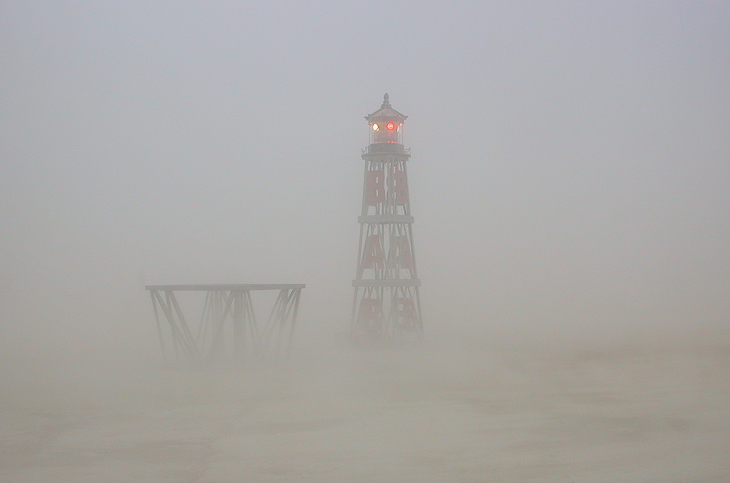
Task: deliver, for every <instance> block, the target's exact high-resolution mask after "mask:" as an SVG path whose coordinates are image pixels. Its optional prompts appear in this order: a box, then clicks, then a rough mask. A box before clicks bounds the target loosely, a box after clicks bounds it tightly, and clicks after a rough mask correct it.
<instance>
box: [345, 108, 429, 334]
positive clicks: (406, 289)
mask: <svg viewBox="0 0 730 483" xmlns="http://www.w3.org/2000/svg"><path fill="white" fill-rule="evenodd" d="M407 117H408V116H405V115H403V114H401V113H399V112H398V111H396V110H395V109H393V108H392V107H391V105H390V101H389V98H388V94H385V96H384V98H383V104H382V106H381V107H380V109H378V110H377V111H375V112H374V113H372V114H370V115H368V116H365V119H366V120H367V122H368V125H369V132H370V143H369V145H368V147H367V148H365V149H364V150H363V153H362V159H363V161H364V162H365V166H364V175H363V196H362V211H361V214H360V217H359V218H358V221H359V223H360V243H359V249H358V263H357V271H356V275H355V279H354V280H353V282H352V285H353V287H354V289H355V294H354V299H353V306H352V331H353V333H355V334H356V335H357V336H359V337H367V338H373V339H385V340H403V339H404V338H406V337H408V338H413V337H415V338H417V339H420V338H421V337H422V335H423V322H422V319H421V301H420V297H419V287H420V285H421V281H420V279H419V278H418V272H417V270H416V253H415V250H414V246H413V215H411V204H410V194H409V190H408V170H407V164H408V160H409V159H410V157H411V155H410V149H405V148H404V146H403V142H402V141H403V123H404V122H405V120H406V119H407Z"/></svg>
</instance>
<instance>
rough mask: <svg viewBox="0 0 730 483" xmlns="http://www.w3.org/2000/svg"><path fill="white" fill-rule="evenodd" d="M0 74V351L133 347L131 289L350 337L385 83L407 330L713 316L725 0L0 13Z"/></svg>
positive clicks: (549, 327) (706, 320)
mask: <svg viewBox="0 0 730 483" xmlns="http://www.w3.org/2000/svg"><path fill="white" fill-rule="evenodd" d="M0 87H1V89H0V102H1V104H0V123H1V124H0V129H1V133H2V134H0V269H1V270H2V272H1V273H0V304H1V305H0V317H1V319H0V324H2V329H1V331H2V332H4V333H5V336H4V337H3V340H4V346H8V345H15V346H16V347H24V346H27V347H30V344H33V345H34V346H35V345H42V344H41V343H40V342H38V341H40V340H43V341H45V342H44V343H48V344H56V343H58V340H60V339H58V336H60V335H63V334H65V335H68V336H69V337H70V339H71V340H73V341H78V340H83V341H86V342H88V341H93V340H97V339H99V340H104V341H105V342H110V343H112V344H113V343H114V340H117V339H116V337H118V336H119V334H122V336H121V339H119V340H122V339H124V338H127V339H135V340H136V339H138V338H139V339H144V338H145V337H146V336H149V338H150V339H152V338H154V337H155V334H154V332H153V330H152V325H151V324H152V322H151V321H152V309H151V304H150V303H149V300H148V299H147V298H146V297H147V294H146V293H145V292H144V291H143V290H142V287H143V285H144V284H145V283H190V282H200V283H213V282H228V283H231V282H238V283H264V282H272V283H306V284H307V288H306V289H305V291H304V292H303V299H302V303H303V306H302V312H301V316H300V322H301V323H302V326H303V327H307V328H308V329H309V330H318V331H335V330H339V329H342V328H345V327H346V326H347V324H348V323H349V311H350V303H351V297H352V288H351V281H352V278H353V277H354V275H355V265H356V254H357V243H358V234H359V228H358V224H357V215H358V213H359V209H360V202H361V190H362V163H363V162H362V161H361V159H360V153H361V149H362V148H363V147H364V146H365V145H366V143H367V139H368V134H367V124H366V122H365V120H364V119H363V116H365V115H366V114H369V113H370V112H373V111H375V110H376V109H378V108H379V107H380V104H381V102H382V96H383V93H385V92H388V93H389V94H390V100H391V103H392V105H393V107H394V108H395V109H397V110H399V111H400V112H402V113H404V114H406V115H408V116H409V118H408V120H407V121H406V124H405V144H406V146H407V147H411V148H412V161H411V163H410V167H409V176H410V180H409V181H410V186H411V189H410V191H411V200H412V210H413V214H414V216H415V220H416V223H415V225H414V237H415V246H416V256H417V261H418V268H419V275H420V278H421V279H422V282H423V286H422V296H423V299H424V303H423V310H424V323H425V327H426V330H427V331H428V330H429V328H437V327H440V328H447V327H455V328H459V327H482V328H483V330H484V331H485V332H486V333H488V334H489V333H494V334H502V333H506V332H509V331H510V330H512V329H513V328H516V329H517V330H516V331H515V332H514V333H518V332H521V333H537V334H549V333H550V332H552V331H556V332H561V333H570V332H576V333H593V332H594V331H595V333H599V332H601V331H609V332H610V331H616V330H619V331H620V330H623V329H628V328H630V327H651V328H652V329H651V330H653V331H657V333H661V332H663V331H669V332H671V331H676V330H679V329H680V328H683V327H684V328H691V329H692V330H693V331H694V330H695V328H697V329H705V328H712V327H728V326H730V135H729V134H730V3H728V2H722V1H718V2H697V1H691V2H689V1H688V2H670V1H661V2H634V1H631V2H628V1H626V2H616V1H610V2H608V1H607V2H511V1H510V2H401V1H388V2H384V1H379V0H376V1H368V2H233V1H231V2H188V1H169V2H137V1H128V2H99V1H95V2H74V1H63V2H33V1H22V2H8V1H2V2H0ZM725 333H726V334H727V332H725Z"/></svg>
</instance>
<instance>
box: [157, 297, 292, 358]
mask: <svg viewBox="0 0 730 483" xmlns="http://www.w3.org/2000/svg"><path fill="white" fill-rule="evenodd" d="M304 287H305V285H303V284H301V285H293V284H285V285H243V284H218V285H147V286H146V287H145V289H147V290H148V291H149V292H150V297H151V299H152V307H153V309H154V312H155V322H156V324H157V333H158V336H159V339H160V346H161V347H162V353H163V357H164V358H165V361H167V360H168V350H169V349H168V345H169V342H168V343H166V340H170V341H171V345H172V349H173V353H174V357H175V360H176V361H177V362H193V361H219V360H230V359H234V360H243V359H246V358H272V357H278V356H279V355H281V353H282V351H284V350H285V351H286V353H287V354H288V353H289V351H290V349H291V345H292V342H293V338H294V328H295V325H296V319H297V312H298V311H299V299H300V296H301V291H302V289H303V288H304ZM276 290H278V292H279V293H278V295H277V296H276V298H275V300H274V302H273V307H272V308H271V310H270V311H269V316H268V318H267V319H266V321H265V322H263V323H261V322H260V321H259V320H258V319H257V317H256V312H255V311H254V304H253V298H252V296H251V293H252V292H258V291H276ZM180 292H198V293H204V294H205V298H204V301H203V302H202V307H201V304H200V300H199V299H200V298H201V297H193V298H197V299H198V300H197V302H198V304H197V305H198V306H197V308H198V309H200V310H201V315H200V318H199V323H198V324H197V326H195V327H194V326H191V324H190V322H189V321H190V320H191V319H189V318H188V316H186V315H185V310H183V307H182V305H181V303H180V301H181V299H182V298H183V297H181V294H180ZM189 298H190V297H187V298H186V301H189V300H187V299H189ZM261 298H263V297H261ZM269 298H271V297H269ZM186 309H187V310H188V312H189V311H190V307H189V306H188V305H186ZM161 314H162V316H163V317H161ZM163 318H164V321H165V322H166V324H165V323H163V322H162V319H163Z"/></svg>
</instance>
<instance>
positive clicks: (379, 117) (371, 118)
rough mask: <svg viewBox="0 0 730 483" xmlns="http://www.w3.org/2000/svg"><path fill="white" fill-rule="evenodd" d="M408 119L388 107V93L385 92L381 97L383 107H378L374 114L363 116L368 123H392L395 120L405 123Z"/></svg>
mask: <svg viewBox="0 0 730 483" xmlns="http://www.w3.org/2000/svg"><path fill="white" fill-rule="evenodd" d="M407 118H408V116H405V115H403V114H401V113H400V112H398V111H396V110H395V109H393V108H392V107H390V100H389V97H388V93H387V92H386V93H385V95H384V96H383V105H382V106H380V109H378V110H377V111H375V112H374V113H372V114H370V115H368V116H365V119H367V120H368V122H378V121H385V120H388V121H392V120H397V121H400V122H403V121H405V120H406V119H407Z"/></svg>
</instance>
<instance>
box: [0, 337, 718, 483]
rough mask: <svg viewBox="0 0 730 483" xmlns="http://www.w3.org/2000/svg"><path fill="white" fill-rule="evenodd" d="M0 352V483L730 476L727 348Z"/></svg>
mask: <svg viewBox="0 0 730 483" xmlns="http://www.w3.org/2000/svg"><path fill="white" fill-rule="evenodd" d="M101 360H102V362H97V363H93V364H90V363H89V362H88V360H87V361H85V362H81V361H80V360H76V361H69V360H55V361H54V360H52V361H45V362H40V361H34V362H31V361H29V360H25V361H23V360H18V359H13V360H7V361H4V362H3V366H2V370H1V372H0V383H1V384H2V386H1V387H2V393H1V394H0V445H1V447H2V452H0V481H2V482H8V483H11V482H43V483H45V482H54V483H62V482H69V483H84V482H94V483H96V482H102V481H103V482H135V483H142V482H200V483H204V482H211V483H212V482H247V481H262V482H269V481H271V482H291V481H317V482H328V481H333V482H340V481H342V482H345V481H362V482H366V481H367V482H370V481H384V482H385V481H388V482H390V481H392V482H431V481H433V482H441V481H443V482H457V481H486V482H592V483H598V482H614V481H615V482H656V483H660V482H661V483H669V482H677V483H680V482H681V483H688V482H717V483H727V482H730V345H728V344H726V343H722V341H720V342H714V343H706V344H665V345H658V344H656V345H654V346H652V347H647V346H640V345H631V344H618V343H616V344H606V345H600V346H598V345H593V346H585V345H580V344H570V345H567V346H566V345H559V344H552V345H550V344H546V345H540V344H532V345H505V344H502V345H494V344H490V343H488V342H482V341H477V340H473V339H470V338H462V339H460V340H457V341H451V342H449V343H436V342H434V341H431V342H429V343H427V344H425V345H424V346H422V347H418V348H412V349H408V350H403V351H392V350H388V351H385V350H372V351H365V352H363V351H353V350H350V349H347V348H343V347H338V346H336V345H335V344H334V342H332V343H331V344H324V345H312V344H310V345H303V346H301V347H298V350H297V352H296V353H295V354H294V357H293V359H292V361H291V362H290V363H288V364H282V365H280V366H279V367H272V366H267V365H260V364H259V365H256V364H249V365H247V366H245V367H243V368H240V369H236V370H231V369H230V368H225V367H211V368H204V369H193V368H182V369H172V368H170V367H165V366H163V365H161V364H159V363H155V362H152V360H149V361H146V362H143V363H140V362H137V363H132V362H129V361H125V362H124V363H120V362H115V363H111V362H104V361H103V358H101Z"/></svg>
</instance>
